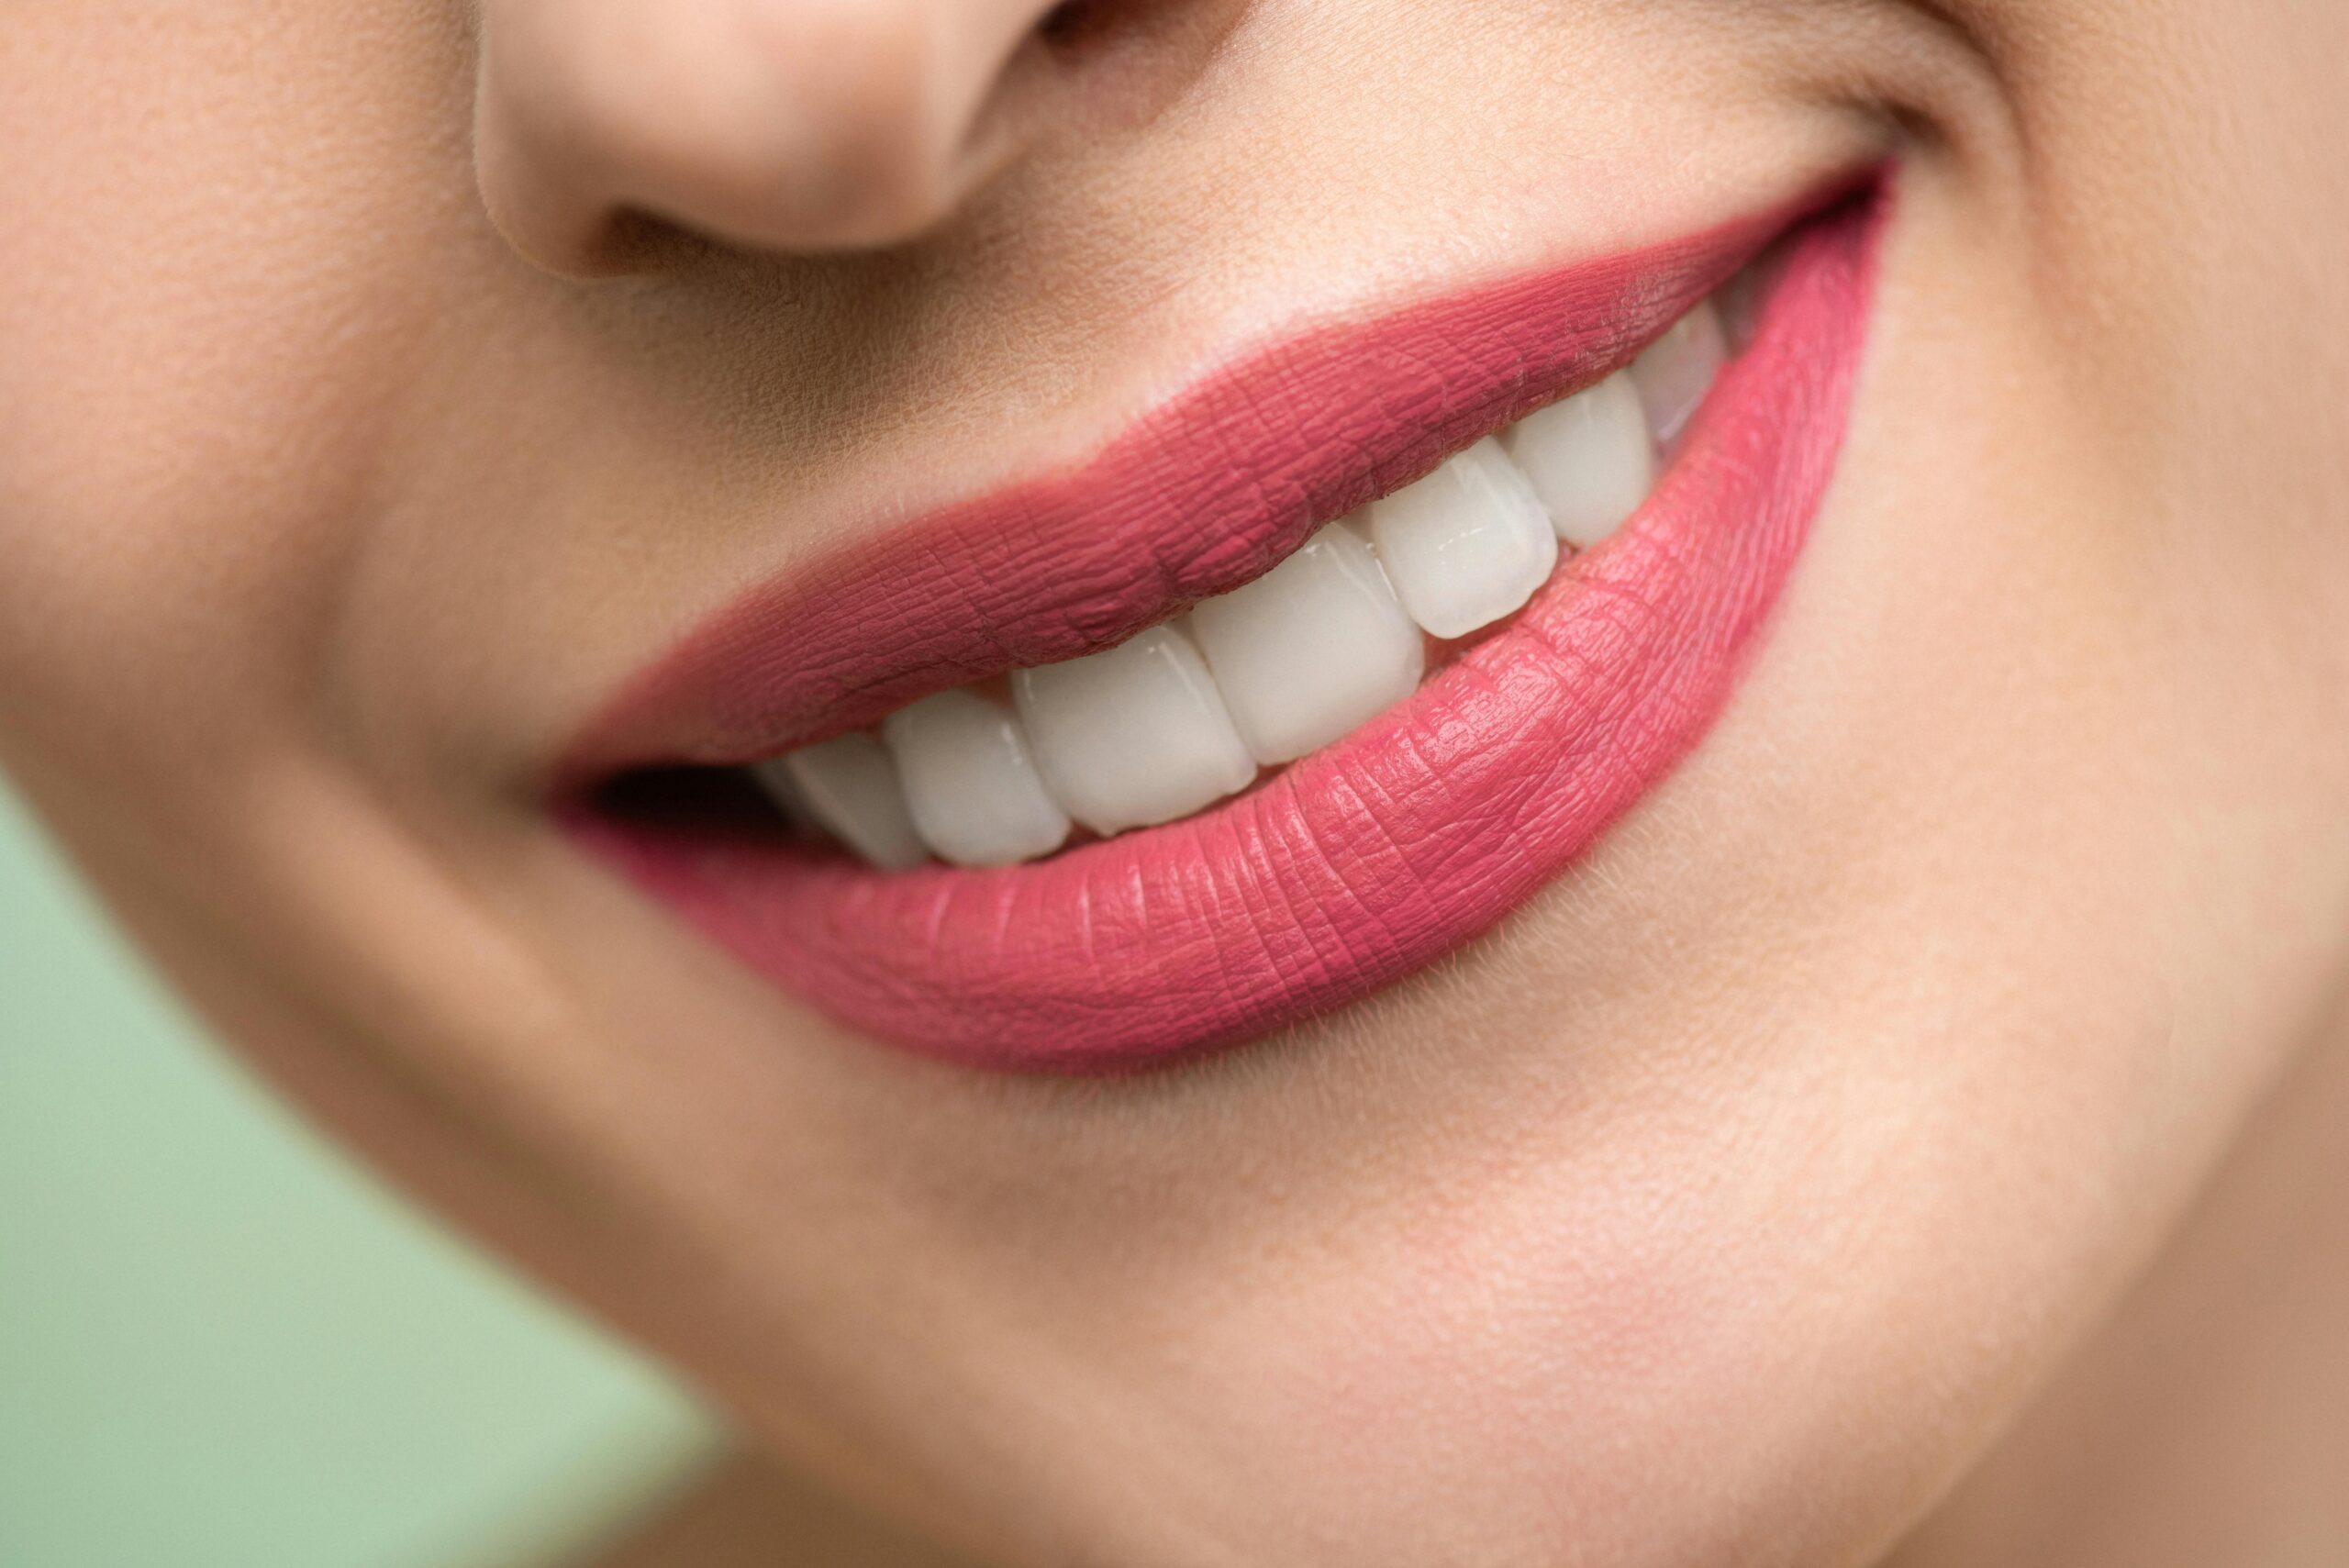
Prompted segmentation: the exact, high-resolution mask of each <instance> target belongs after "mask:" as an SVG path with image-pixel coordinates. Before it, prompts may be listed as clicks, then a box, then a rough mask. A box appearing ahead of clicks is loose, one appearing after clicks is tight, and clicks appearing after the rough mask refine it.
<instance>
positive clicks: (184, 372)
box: [0, 3, 465, 766]
mask: <svg viewBox="0 0 2349 1568" xmlns="http://www.w3.org/2000/svg"><path fill="white" fill-rule="evenodd" d="M377 9H379V10H381V9H384V8H381V7H378V8H377ZM9 30H10V37H9V40H8V46H9V47H8V50H7V52H6V57H5V63H0V78H5V80H0V140H5V142H6V145H8V146H11V147H17V148H39V150H40V155H39V156H38V157H27V158H15V159H11V160H8V161H7V163H6V167H5V168H0V210H5V211H6V212H7V213H8V214H9V221H8V222H7V224H6V226H5V227H0V273H5V275H6V276H7V277H8V279H9V280H10V288H11V291H12V295H13V297H12V299H11V303H10V307H9V309H8V310H7V311H6V312H5V313H0V475H5V476H6V479H5V484H6V495H7V504H6V506H5V508H0V555H5V556H6V559H7V561H8V562H9V570H8V572H7V573H6V574H5V575H0V679H5V681H6V684H7V689H8V692H9V694H10V695H11V697H12V699H14V701H13V702H12V706H15V707H17V711H18V713H19V714H30V715H39V716H43V717H44V718H45V720H46V722H47V723H48V725H49V727H50V731H51V733H50V737H49V740H50V743H51V744H58V743H66V744H69V745H70V746H72V747H74V748H79V747H82V746H85V745H88V744H90V743H93V742H95V741H97V740H99V739H100V738H99V737H98V736H97V735H96V734H95V730H96V729H97V728H100V726H98V725H97V724H96V723H95V716H97V715H101V714H104V715H109V716H113V717H122V718H127V719H128V720H129V728H131V729H132V730H134V731H135V732H136V733H137V734H138V735H139V737H140V738H142V739H144V738H149V737H156V738H163V739H168V740H172V741H173V742H175V743H181V744H184V743H189V742H201V743H206V744H209V745H213V746H217V745H218V744H219V742H220V740H222V726H223V725H226V724H236V723H240V722H243V721H245V720H247V719H250V717H253V716H255V715H256V714H257V713H258V712H259V711H260V710H261V709H262V708H263V707H265V706H267V705H269V704H271V703H273V702H277V703H282V702H285V701H289V700H292V699H293V697H294V695H295V693H296V691H297V689H298V684H299V682H300V680H301V678H302V677H303V676H304V675H305V673H306V672H307V669H308V668H309V667H310V665H311V663H312V661H310V660H309V659H308V658H307V654H308V652H309V649H310V644H309V642H308V641H307V640H306V639H308V638H309V636H310V634H311V633H312V632H313V631H314V630H315V629H316V628H317V622H318V620H319V618H320V617H322V616H323V615H324V614H325V613H327V611H328V606H329V603H330V600H331V596H332V588H333V579H334V574H335V572H336V570H337V562H338V560H339V558H340V556H341V555H342V554H343V553H344V551H345V550H346V548H347V547H348V545H349V544H350V543H351V536H352V535H353V534H354V533H355V532H356V531H357V530H358V525H357V524H356V523H354V522H353V520H352V519H354V518H358V517H364V516H366V515H367V513H368V511H369V509H370V507H371V506H372V505H373V494H372V492H373V486H374V484H375V474H376V471H377V470H378V468H379V467H380V466H381V460H382V457H383V454H384V450H385V445H386V440H387V433H388V428H389V427H390V425H391V422H392V415H393V412H394V404H395V397H396V395H397V394H398V392H399V389H400V388H401V387H402V386H403V384H405V383H406V381H407V380H408V379H410V378H411V377H412V376H413V374H414V373H415V371H414V367H415V364H416V362H417V357H418V354H419V352H420V345H422V344H423V343H424V342H425V341H426V340H427V333H426V331H425V328H426V326H427V324H428V323H429V306H430V303H431V302H430V300H429V297H427V296H426V295H424V293H423V292H422V291H421V290H420V289H419V288H418V287H417V285H416V284H415V283H414V282H413V280H412V279H411V278H410V277H409V275H408V273H409V272H410V270H411V262H412V259H413V258H415V257H417V256H418V255H419V254H421V253H424V252H425V251H427V250H429V247H430V246H431V244H432V242H433V234H432V230H433V228H434V226H435V225H436V224H440V225H441V226H443V227H445V226H446V224H447V223H448V221H449V219H448V217H446V215H445V209H446V208H447V207H448V205H449V204H448V198H447V196H446V195H445V191H446V189H449V188H453V189H455V190H456V191H458V192H459V193H461V194H462V192H463V191H464V190H465V186H464V184H463V183H462V181H460V182H459V183H456V184H455V185H454V186H453V187H451V186H449V185H448V171H447V169H446V167H445V165H447V164H448V163H449V162H450V161H451V160H452V159H461V158H462V146H461V139H456V140H452V139H451V138H449V137H446V136H441V135H438V134H437V133H436V127H437V126H439V125H440V124H442V123H455V124H458V125H462V118H460V119H458V120H456V121H454V122H447V121H446V116H447V114H448V113H449V112H450V111H449V105H450V103H451V97H450V95H451V92H452V91H454V90H456V89H458V88H460V87H461V86H462V78H461V76H459V75H458V74H456V73H455V72H457V70H458V69H459V67H460V65H461V61H460V58H459V56H458V53H457V51H456V50H455V49H454V47H453V44H454V40H453V39H440V38H439V37H438V36H437V31H436V29H434V28H427V27H425V26H424V25H423V24H420V23H418V22H417V21H416V20H414V19H409V20H406V21H405V22H402V23H397V24H394V23H390V22H387V21H385V20H384V18H382V17H369V16H366V15H364V14H360V15H356V16H354V15H353V14H352V13H351V8H349V7H338V8H336V9H335V10H334V11H333V13H332V14H331V15H329V14H328V13H326V12H322V11H318V10H317V9H316V8H312V7H302V6H262V5H233V6H219V7H217V8H215V7H200V8H194V9H192V10H186V11H184V12H174V13H173V15H172V17H170V19H169V20H167V21H157V20H156V19H154V18H153V17H150V15H149V14H148V11H147V8H146V7H141V6H128V5H114V4H111V3H106V4H100V5H97V6H80V5H76V6H45V7H42V6H36V7H34V8H32V11H31V14H30V15H28V16H21V17H18V16H12V17H11V18H10V21H9ZM259 61H272V62H273V63H272V64H271V65H270V66H269V68H268V69H266V70H264V69H261V68H260V67H259V65H258V63H257V62H259ZM455 102H456V103H457V105H458V106H459V109H458V112H459V113H460V114H461V113H462V99H461V98H460V99H457V100H455ZM436 187H440V189H438V190H436ZM92 760H93V761H95V762H103V763H109V764H112V765H117V766H119V765H121V764H122V762H124V761H125V759H123V758H122V757H120V756H119V755H102V756H99V757H96V758H93V759H92Z"/></svg>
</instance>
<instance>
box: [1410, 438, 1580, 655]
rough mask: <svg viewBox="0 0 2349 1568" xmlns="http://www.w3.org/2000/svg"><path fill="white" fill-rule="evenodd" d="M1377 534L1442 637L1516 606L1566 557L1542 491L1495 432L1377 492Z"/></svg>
mask: <svg viewBox="0 0 2349 1568" xmlns="http://www.w3.org/2000/svg"><path fill="white" fill-rule="evenodd" d="M1370 537H1371V541H1372V543H1374V544H1375V545H1376V546H1377V549H1378V561H1379V564H1380V565H1382V566H1384V567H1385V568H1386V577H1387V580H1388V581H1389V582H1390V583H1392V584H1394V585H1395V593H1396V596H1397V597H1398V598H1399V599H1401V600H1402V601H1403V608H1404V609H1405V610H1407V611H1408V612H1409V613H1410V617H1411V618H1412V619H1413V620H1415V621H1417V622H1419V625H1420V626H1422V627H1423V628H1426V629H1427V631H1428V632H1429V634H1430V635H1431V636H1435V637H1465V636H1467V635H1468V634H1469V633H1470V632H1472V631H1475V629H1476V628H1479V627H1483V626H1490V625H1491V624H1492V623H1493V622H1495V621H1497V620H1498V619H1500V618H1501V617H1503V616H1505V615H1508V614H1510V613H1511V612H1512V611H1514V610H1516V609H1518V608H1519V607H1520V606H1522V605H1523V604H1524V603H1525V601H1526V600H1528V599H1530V598H1531V597H1532V596H1533V591H1534V590H1535V589H1536V588H1539V587H1540V586H1542V584H1543V583H1546V582H1548V581H1549V578H1550V569H1551V568H1552V567H1553V566H1555V565H1557V563H1558V536H1557V535H1556V534H1555V533H1553V531H1552V530H1551V527H1550V517H1549V514H1548V513H1546V512H1545V511H1543V510H1542V500H1541V497H1540V496H1538V495H1535V494H1534V493H1533V487H1532V486H1531V484H1527V483H1526V479H1525V475H1524V474H1523V473H1520V472H1519V470H1518V467H1517V465H1516V464H1515V463H1513V462H1509V460H1508V454H1506V453H1505V452H1503V451H1502V450H1501V448H1500V443H1499V442H1497V441H1496V440H1494V439H1491V438H1490V437H1487V438H1486V439H1484V440H1481V441H1478V442H1477V443H1476V444H1475V446H1473V447H1470V448H1469V449H1468V450H1466V451H1464V452H1461V453H1460V454H1458V455H1457V456H1454V457H1450V458H1446V459H1445V460H1444V462H1443V464H1442V467H1440V468H1438V469H1437V470H1436V471H1435V472H1434V473H1431V474H1429V475H1428V476H1427V477H1426V478H1425V479H1422V480H1420V481H1419V482H1418V483H1417V484H1408V485H1406V486H1404V487H1403V488H1402V489H1400V490H1397V492H1395V494H1394V495H1389V496H1387V497H1386V499H1384V500H1381V501H1375V502H1373V503H1372V504H1371V508H1370Z"/></svg>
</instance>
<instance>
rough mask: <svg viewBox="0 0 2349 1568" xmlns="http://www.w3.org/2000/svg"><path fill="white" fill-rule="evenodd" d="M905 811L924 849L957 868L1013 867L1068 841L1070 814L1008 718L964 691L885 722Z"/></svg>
mask: <svg viewBox="0 0 2349 1568" xmlns="http://www.w3.org/2000/svg"><path fill="white" fill-rule="evenodd" d="M881 738H882V739H883V740H886V741H887V742H888V743H889V751H890V753H891V754H892V755H893V756H895V757H896V760H897V773H898V775H899V777H901V778H902V779H903V780H904V781H905V786H906V805H907V808H908V809H909V810H910V811H911V813H912V815H913V820H914V827H915V828H916V829H917V830H918V831H919V832H920V834H921V836H922V840H923V841H924V842H926V843H927V844H929V845H930V849H931V850H932V851H936V853H937V854H938V856H939V858H941V860H949V861H952V862H954V863H955V864H957V865H966V866H992V865H1009V864H1010V863H1011V862H1014V861H1024V860H1030V859H1033V858H1034V857H1035V856H1038V855H1048V854H1050V853H1052V851H1054V850H1057V849H1059V848H1060V847H1061V841H1062V840H1064V839H1066V838H1067V837H1068V829H1069V821H1068V816H1067V814H1066V813H1064V812H1063V811H1062V810H1061V808H1060V806H1058V805H1057V804H1056V803H1055V802H1054V801H1053V799H1052V796H1051V795H1048V794H1046V793H1045V790H1044V784H1043V781H1042V780H1041V779H1040V778H1038V777H1037V774H1036V763H1035V760H1034V759H1033V758H1032V757H1031V756H1030V754H1029V751H1028V741H1027V738H1026V737H1025V736H1023V735H1022V734H1021V733H1020V729H1019V719H1018V718H1016V717H1013V715H1012V714H1011V712H1010V710H1009V709H1008V708H1005V707H1002V706H998V705H997V704H995V703H991V702H989V701H987V700H986V699H985V698H984V697H980V696H976V695H973V694H972V693H970V692H967V691H952V692H940V693H938V694H937V695H933V696H927V697H924V698H922V699H921V701H919V702H918V703H915V704H913V705H912V706H909V707H902V708H899V709H898V710H897V711H896V712H895V713H893V714H891V715H890V716H889V717H887V718H885V719H884V720H882V722H881Z"/></svg>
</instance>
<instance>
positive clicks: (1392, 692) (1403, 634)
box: [1191, 523, 1425, 764]
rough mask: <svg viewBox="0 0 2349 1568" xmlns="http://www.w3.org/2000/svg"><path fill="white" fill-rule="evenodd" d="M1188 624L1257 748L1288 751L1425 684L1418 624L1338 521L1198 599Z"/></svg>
mask: <svg viewBox="0 0 2349 1568" xmlns="http://www.w3.org/2000/svg"><path fill="white" fill-rule="evenodd" d="M1191 629H1192V631H1193V632H1194V633H1195V634H1196V635H1197V638H1198V640H1199V648H1200V651H1202V652H1204V653H1205V654H1206V655H1207V659H1208V669H1209V670H1211V671H1213V672H1214V673H1215V684H1216V686H1217V689H1219V691H1221V692H1222V694H1223V701H1224V706H1227V707H1228V708H1230V710H1231V721H1232V723H1233V725H1234V726H1235V727H1236V728H1238V729H1239V731H1240V738H1241V740H1244V741H1246V742H1247V744H1248V750H1249V752H1250V753H1251V754H1252V755H1253V756H1254V757H1255V759H1256V761H1258V762H1264V763H1268V764H1269V763H1274V762H1291V761H1294V760H1295V759H1297V758H1298V757H1302V756H1304V755H1305V754H1306V753H1307V752H1308V751H1316V750H1318V749H1319V748H1320V747H1323V746H1326V745H1328V744H1329V743H1330V741H1332V740H1337V739H1338V737H1340V736H1341V735H1343V734H1345V733H1346V732H1347V731H1348V730H1350V729H1353V728H1354V727H1356V726H1357V725H1359V724H1361V723H1362V722H1363V721H1364V720H1365V719H1368V718H1371V717H1374V716H1375V715H1376V714H1378V713H1379V712H1381V711H1382V710H1384V709H1386V708H1387V707H1389V706H1392V705H1394V704H1396V703H1397V702H1400V701H1401V700H1402V699H1403V698H1405V697H1407V696H1408V695H1411V693H1412V691H1413V690H1414V689H1415V688H1416V687H1417V686H1418V685H1419V672H1420V670H1421V668H1422V667H1423V663H1424V660H1425V653H1424V650H1423V648H1422V645H1421V643H1420V639H1419V628H1418V627H1415V626H1413V625H1412V624H1411V618H1410V617H1408V616H1407V615H1405V614H1404V613H1403V606H1402V605H1401V604H1399V603H1398V602H1397V600H1396V597H1395V591H1394V589H1392V588H1390V587H1388V586H1387V584H1386V574H1385V573H1382V572H1380V571H1379V569H1378V562H1376V561H1375V560H1374V559H1373V558H1372V556H1371V553H1370V550H1369V547H1368V546H1366V545H1364V543H1363V541H1362V540H1361V539H1358V538H1356V537H1355V536H1354V535H1353V533H1352V532H1350V531H1349V530H1348V529H1347V528H1346V527H1345V525H1343V524H1342V523H1331V524H1329V525H1328V526H1327V527H1325V528H1322V529H1321V531H1320V532H1319V533H1317V534H1315V535H1314V536H1313V537H1312V538H1311V539H1308V540H1306V541H1305V544H1304V547H1303V548H1302V549H1300V550H1297V553H1296V554H1295V555H1292V556H1290V557H1289V558H1288V559H1287V560H1286V561H1284V562H1281V563H1280V564H1279V565H1278V566H1275V567H1274V568H1273V569H1272V570H1271V571H1270V572H1267V573H1264V575H1263V576H1262V577H1259V578H1257V579H1256V580H1255V581H1254V582H1253V583H1251V584H1248V585H1247V586H1246V587H1244V588H1238V589H1234V590H1233V591H1232V592H1230V593H1229V594H1225V595H1222V596H1221V597H1219V598H1213V599H1208V600H1207V601H1205V602H1204V603H1202V604H1200V605H1199V606H1197V608H1195V609H1193V610H1192V611H1191Z"/></svg>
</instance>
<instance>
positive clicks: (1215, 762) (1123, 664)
mask: <svg viewBox="0 0 2349 1568" xmlns="http://www.w3.org/2000/svg"><path fill="white" fill-rule="evenodd" d="M1011 695H1012V701H1013V702H1014V703H1015V704H1017V705H1018V706H1019V717H1020V721H1021V722H1022V723H1023V724H1025V725H1026V726H1027V728H1028V739H1029V742H1030V745H1032V746H1033V747H1034V748H1035V752H1036V762H1037V765H1038V766H1039V767H1040V768H1041V770H1042V771H1043V775H1044V781H1045V783H1046V784H1049V785H1050V786H1051V788H1052V794H1053V795H1055V796H1056V797H1058V799H1059V800H1060V802H1061V804H1062V805H1063V806H1066V807H1067V808H1068V812H1069V815H1070V816H1072V817H1075V818H1076V819H1077V820H1078V821H1079V822H1082V823H1084V824H1085V826H1086V827H1087V828H1092V829H1093V830H1094V831H1095V832H1097V833H1101V834H1109V833H1118V832H1122V831H1124V830H1125V829H1126V828H1147V827H1150V826H1152V825H1153V824H1156V823H1160V822H1171V821H1173V820H1174V819H1175V817H1187V816H1189V815H1190V814H1191V813H1192V812H1194V811H1197V810H1198V809H1199V808H1200V807H1201V806H1207V805H1209V804H1210V803H1212V802H1214V801H1217V800H1220V799H1221V798H1223V797H1224V796H1225V795H1230V794H1231V793H1232V792H1233V791H1235V790H1240V789H1244V788H1246V787H1247V785H1248V782H1249V781H1250V780H1251V779H1253V778H1254V777H1255V776H1256V764H1255V762H1254V760H1253V759H1252V758H1251V757H1250V756H1249V755H1248V748H1247V747H1246V746H1245V745H1243V744H1241V740H1240V733H1239V731H1238V730H1236V729H1234V728H1232V727H1231V715H1230V713H1229V712H1228V711H1227V710H1226V709H1225V707H1224V706H1223V698H1222V696H1221V695H1219V694H1218V692H1217V691H1216V686H1215V682H1214V681H1213V680H1212V679H1211V678H1210V677H1209V676H1208V667H1207V663H1206V662H1205V661H1204V660H1202V659H1201V658H1200V657H1199V651H1198V650H1197V648H1195V647H1193V646H1192V644H1191V639H1189V638H1187V637H1186V636H1184V635H1183V633H1182V632H1181V631H1179V630H1177V629H1176V628H1174V627H1171V626H1161V627H1152V628H1151V629H1150V630H1148V631H1145V632H1143V633H1142V634H1141V636H1139V637H1136V638H1134V639H1131V640H1130V641H1127V642H1123V643H1120V644H1119V646H1117V647H1115V648H1112V649H1109V650H1108V651H1105V652H1101V653H1094V654H1088V655H1087V656H1086V657H1085V658H1083V659H1072V660H1070V661H1069V662H1067V663H1064V664H1047V665H1044V666H1042V667H1041V668H1039V669H1034V670H1021V671H1019V672H1018V673H1015V674H1014V675H1013V676H1012V677H1011Z"/></svg>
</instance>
